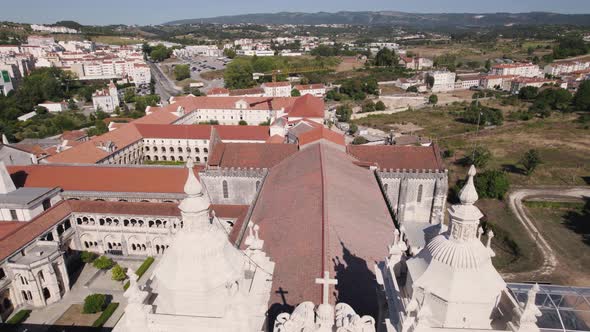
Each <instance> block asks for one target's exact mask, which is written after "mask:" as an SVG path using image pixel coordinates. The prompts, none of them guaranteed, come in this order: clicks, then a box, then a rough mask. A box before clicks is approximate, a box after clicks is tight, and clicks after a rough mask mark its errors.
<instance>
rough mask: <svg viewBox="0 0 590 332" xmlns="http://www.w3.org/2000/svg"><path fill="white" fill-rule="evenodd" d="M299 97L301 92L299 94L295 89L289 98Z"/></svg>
mask: <svg viewBox="0 0 590 332" xmlns="http://www.w3.org/2000/svg"><path fill="white" fill-rule="evenodd" d="M299 96H301V92H299V90H297V89H293V90H291V97H299Z"/></svg>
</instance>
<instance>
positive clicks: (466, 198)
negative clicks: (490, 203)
mask: <svg viewBox="0 0 590 332" xmlns="http://www.w3.org/2000/svg"><path fill="white" fill-rule="evenodd" d="M476 173H477V171H476V170H475V166H473V165H471V167H470V168H469V172H468V173H467V175H468V176H469V177H468V178H467V183H466V184H465V186H464V187H463V189H461V191H460V192H459V200H460V201H461V204H463V205H473V204H474V203H475V202H477V200H478V199H479V196H478V195H477V190H476V189H475V184H474V183H473V177H474V176H475V174H476Z"/></svg>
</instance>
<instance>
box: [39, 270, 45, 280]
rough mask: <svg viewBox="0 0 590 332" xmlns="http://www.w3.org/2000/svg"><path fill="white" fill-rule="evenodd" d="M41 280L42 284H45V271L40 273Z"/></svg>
mask: <svg viewBox="0 0 590 332" xmlns="http://www.w3.org/2000/svg"><path fill="white" fill-rule="evenodd" d="M38 275H39V280H41V282H45V276H44V275H43V271H39V274H38Z"/></svg>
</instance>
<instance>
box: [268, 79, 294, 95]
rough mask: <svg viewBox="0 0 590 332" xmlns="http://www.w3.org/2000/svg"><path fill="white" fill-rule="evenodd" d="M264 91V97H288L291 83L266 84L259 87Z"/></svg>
mask: <svg viewBox="0 0 590 332" xmlns="http://www.w3.org/2000/svg"><path fill="white" fill-rule="evenodd" d="M260 87H261V88H262V89H263V90H264V96H265V97H290V96H291V83H289V82H267V83H262V85H261V86H260Z"/></svg>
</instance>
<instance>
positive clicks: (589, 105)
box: [572, 81, 590, 112]
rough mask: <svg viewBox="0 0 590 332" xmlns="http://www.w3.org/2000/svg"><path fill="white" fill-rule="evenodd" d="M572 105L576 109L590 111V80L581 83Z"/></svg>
mask: <svg viewBox="0 0 590 332" xmlns="http://www.w3.org/2000/svg"><path fill="white" fill-rule="evenodd" d="M572 105H573V108H574V110H575V111H578V112H590V81H584V82H583V83H582V84H580V86H579V87H578V91H577V92H576V95H575V96H574V99H573V101H572Z"/></svg>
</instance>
